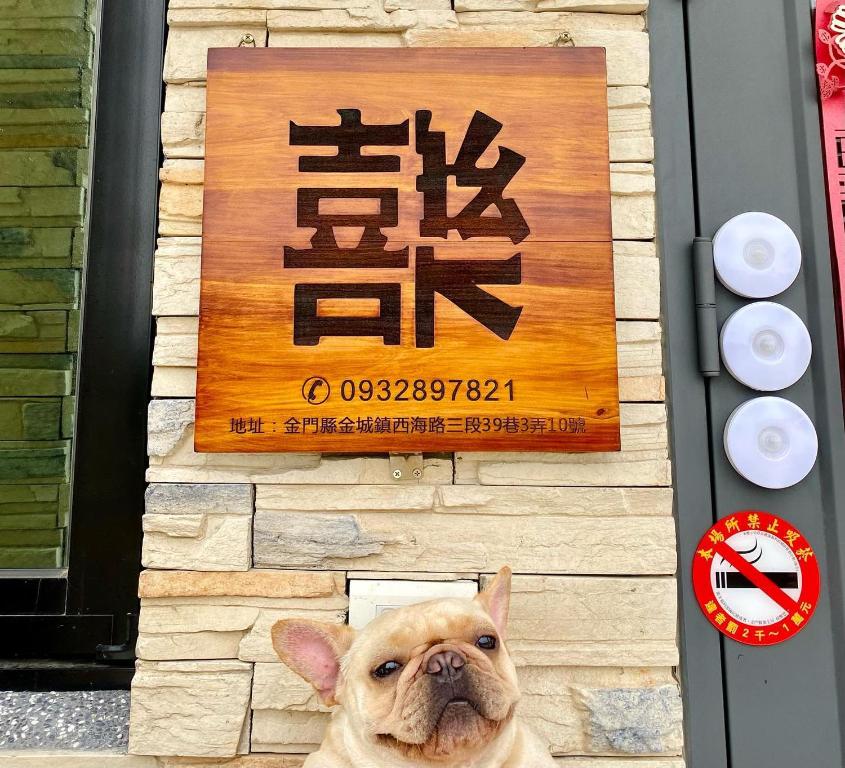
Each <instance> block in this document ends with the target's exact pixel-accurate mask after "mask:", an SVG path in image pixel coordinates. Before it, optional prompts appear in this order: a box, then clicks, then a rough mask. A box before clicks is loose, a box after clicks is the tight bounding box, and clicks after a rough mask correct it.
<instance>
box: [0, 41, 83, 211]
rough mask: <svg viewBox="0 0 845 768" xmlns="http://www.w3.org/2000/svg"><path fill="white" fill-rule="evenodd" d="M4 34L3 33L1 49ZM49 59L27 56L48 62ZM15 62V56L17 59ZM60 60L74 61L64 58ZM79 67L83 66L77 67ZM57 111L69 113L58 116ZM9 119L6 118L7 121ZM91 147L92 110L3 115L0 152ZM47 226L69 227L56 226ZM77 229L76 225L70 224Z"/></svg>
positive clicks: (59, 109) (53, 110) (21, 111)
mask: <svg viewBox="0 0 845 768" xmlns="http://www.w3.org/2000/svg"><path fill="white" fill-rule="evenodd" d="M3 38H4V35H3V33H2V31H0V50H2V45H3ZM45 58H46V57H26V59H28V60H29V62H30V63H40V62H43V63H45V64H46V63H47V61H44V59H45ZM13 60H14V57H13ZM58 61H60V62H65V61H71V60H69V59H66V58H64V57H62V58H59V59H58ZM76 66H79V64H76ZM57 112H63V113H66V114H63V115H59V116H57V117H54V116H53V115H54V114H55V113H57ZM4 118H5V119H4ZM87 144H88V111H87V110H83V109H77V108H72V109H70V108H49V109H18V110H8V112H6V113H0V149H5V148H14V149H16V148H18V147H32V148H36V149H37V148H40V147H84V146H87ZM0 223H2V220H0ZM47 226H68V225H65V224H59V223H53V224H47ZM70 226H73V225H70Z"/></svg>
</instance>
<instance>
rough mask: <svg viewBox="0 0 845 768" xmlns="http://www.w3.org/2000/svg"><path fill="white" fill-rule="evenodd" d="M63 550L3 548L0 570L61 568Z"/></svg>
mask: <svg viewBox="0 0 845 768" xmlns="http://www.w3.org/2000/svg"><path fill="white" fill-rule="evenodd" d="M61 566H62V550H61V548H58V547H2V546H0V568H60V567H61Z"/></svg>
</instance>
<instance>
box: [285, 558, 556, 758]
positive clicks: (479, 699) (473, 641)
mask: <svg viewBox="0 0 845 768" xmlns="http://www.w3.org/2000/svg"><path fill="white" fill-rule="evenodd" d="M510 586H511V571H510V569H509V568H503V569H502V570H501V571H499V573H498V575H497V576H496V578H495V579H494V580H493V581H492V583H491V584H490V585H489V587H488V588H487V589H485V590H484V591H483V592H481V593H479V594H478V596H477V597H475V599H473V600H460V599H445V600H432V601H430V602H427V603H419V604H417V605H409V606H405V607H402V608H397V609H395V610H392V611H388V612H386V613H383V614H382V615H381V616H379V617H378V618H376V619H375V620H373V621H372V622H370V624H368V625H367V626H366V627H365V628H364V629H363V630H361V631H360V632H356V631H355V630H353V629H351V628H350V627H348V626H344V625H335V624H324V623H321V622H316V621H306V620H299V619H289V620H284V621H279V622H277V623H276V624H275V625H274V626H273V629H272V639H273V647H274V648H275V649H276V653H278V655H279V657H280V658H281V659H282V661H284V662H285V664H287V665H288V666H289V667H290V668H291V669H292V670H294V671H295V672H296V673H297V674H299V675H300V676H301V677H303V678H304V679H305V680H307V681H308V682H309V683H310V684H311V685H313V686H314V688H315V689H316V691H317V693H318V694H319V696H320V698H321V700H322V701H323V702H324V703H325V704H326V705H327V706H334V705H337V706H336V708H335V709H334V711H333V713H332V717H331V721H330V723H329V725H328V729H327V731H326V735H325V738H324V740H323V743H322V745H321V747H320V749H319V750H317V751H316V752H314V753H312V754H311V755H309V757H308V759H307V760H306V761H305V768H554V761H553V760H552V758H551V757H550V755H549V751H548V749H547V748H546V747H545V746H544V745H543V744H542V743H541V741H540V739H539V738H537V736H535V735H534V734H533V733H532V732H531V731H530V730H529V729H528V728H527V726H526V725H525V724H524V723H522V722H521V721H520V720H519V719H518V717H517V716H516V705H517V702H518V701H519V689H518V687H517V678H516V670H515V668H514V665H513V662H512V661H511V658H510V656H509V655H508V650H507V646H506V644H505V635H506V627H507V621H508V608H509V604H510Z"/></svg>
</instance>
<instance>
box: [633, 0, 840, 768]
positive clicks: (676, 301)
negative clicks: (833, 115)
mask: <svg viewBox="0 0 845 768" xmlns="http://www.w3.org/2000/svg"><path fill="white" fill-rule="evenodd" d="M649 26H650V28H651V31H652V57H653V103H654V110H655V132H656V142H657V144H656V150H657V178H658V194H659V196H660V233H661V253H662V259H663V269H664V291H665V296H664V311H665V314H666V328H667V350H666V353H667V366H668V371H667V374H668V384H669V388H670V402H671V409H672V413H671V420H672V425H673V437H672V444H673V454H674V456H673V457H674V466H675V473H676V489H677V502H676V504H677V520H678V536H679V553H680V554H679V557H680V563H679V572H680V582H679V583H680V592H681V611H682V613H681V635H682V669H681V679H682V686H683V689H684V697H685V706H686V736H687V765H688V767H689V768H723V767H727V766H730V767H731V768H758V767H759V768H793V767H794V766H808V767H809V766H812V767H813V768H838V767H839V766H843V765H845V761H844V760H843V746H842V732H843V728H842V725H843V721H842V708H843V706H845V698H843V693H845V689H843V666H845V648H843V638H845V635H843V568H842V555H843V553H845V508H844V507H843V504H845V496H844V495H843V479H845V429H843V413H842V399H841V389H840V380H839V360H838V350H837V338H836V323H835V314H834V298H833V282H832V278H831V268H830V246H829V237H828V223H827V213H826V202H825V184H824V173H823V166H822V160H821V154H822V153H821V140H820V128H819V112H818V97H817V90H816V88H817V87H816V79H815V65H814V59H813V25H812V8H811V3H810V0H686V1H685V2H681V0H652V2H651V7H650V12H649ZM749 210H759V211H766V212H769V213H771V214H774V215H775V216H778V217H780V218H782V219H784V220H785V221H786V222H787V223H788V224H789V225H790V226H791V227H792V229H793V230H794V231H795V233H796V234H797V235H798V238H799V240H800V242H801V246H802V250H803V255H804V265H803V268H802V271H801V274H800V276H799V278H798V280H797V281H796V283H795V284H794V285H793V286H792V287H791V288H790V289H789V290H788V291H787V292H786V293H784V294H782V295H781V296H779V297H778V298H777V299H776V301H778V302H780V303H783V304H785V305H787V306H788V307H790V308H791V309H792V310H794V311H795V312H796V313H798V315H799V316H801V317H802V318H803V319H804V321H805V323H806V324H807V327H808V328H809V330H810V333H811V336H812V339H813V345H814V354H813V360H812V364H811V368H810V370H809V371H808V373H807V374H806V375H805V376H804V377H803V378H802V379H801V380H800V381H799V382H798V383H797V384H795V385H794V386H793V387H790V388H789V389H787V390H785V391H783V392H778V393H776V394H778V395H780V396H783V397H785V398H787V399H789V400H791V401H793V402H794V403H796V404H798V405H800V406H801V407H802V408H803V409H804V410H805V411H806V413H807V414H808V415H809V416H810V418H811V419H812V420H813V422H814V424H815V426H816V430H817V432H818V436H819V460H818V463H817V465H816V467H815V469H814V470H813V471H812V473H811V474H810V475H809V477H807V479H805V480H804V481H803V482H801V483H800V484H798V485H796V486H794V487H792V488H789V489H786V490H780V491H767V490H764V489H762V488H759V487H757V486H754V485H752V484H751V483H749V482H747V481H745V480H744V479H742V478H741V477H740V476H739V475H738V474H737V473H736V472H735V471H734V470H733V468H732V467H731V466H730V464H729V463H728V461H727V458H726V457H725V454H724V450H723V449H722V435H723V430H724V426H725V422H726V420H727V417H728V416H729V415H730V413H731V412H732V411H733V409H734V408H735V407H736V406H737V405H739V404H740V403H742V402H744V401H746V400H748V399H750V398H751V397H753V396H755V393H754V392H752V391H751V390H749V389H747V388H746V387H744V386H742V385H741V384H739V383H738V382H737V381H735V380H734V379H733V378H732V377H731V376H730V375H729V374H728V373H727V372H725V371H724V370H723V371H722V374H721V375H720V376H718V377H716V378H711V379H704V378H702V376H701V374H700V373H699V370H698V359H697V351H696V348H695V343H694V339H695V333H696V328H695V314H694V294H693V285H692V280H693V275H692V262H691V247H690V246H691V243H692V240H693V238H694V237H696V236H698V237H706V238H711V237H713V235H714V234H715V232H716V230H717V229H718V228H719V227H720V226H721V225H722V224H723V223H724V222H725V221H727V220H728V219H730V218H731V217H732V216H734V215H736V214H739V213H742V212H745V211H749ZM716 302H717V315H718V320H719V323H720V324H721V323H722V322H723V321H724V320H725V318H726V317H727V316H728V315H729V314H730V313H731V312H732V311H733V310H734V309H736V308H738V307H739V306H741V305H742V303H743V301H742V300H740V299H739V298H738V297H736V296H734V295H733V294H731V293H730V292H729V291H727V290H725V289H724V288H722V287H721V286H718V287H717V294H716ZM750 508H758V509H762V510H767V511H769V512H772V513H774V514H778V515H782V516H783V517H785V518H787V519H788V520H791V521H793V522H794V523H796V524H797V525H798V526H799V527H800V528H801V529H802V530H803V532H804V533H805V535H806V536H807V537H808V538H809V539H810V540H811V541H812V543H813V546H814V549H815V552H816V555H817V557H818V561H819V566H820V568H821V573H822V594H821V599H820V603H819V606H818V610H817V612H816V614H815V616H814V618H813V619H812V622H811V623H810V625H808V626H807V628H806V629H805V630H804V631H802V632H801V633H800V634H798V635H797V636H795V637H794V638H792V639H791V640H789V641H787V642H786V643H783V644H781V645H776V646H772V647H768V648H754V647H749V646H744V645H740V644H739V643H736V642H734V641H732V640H729V639H724V638H722V637H720V636H719V635H718V634H717V633H716V632H715V631H714V630H713V629H712V628H711V627H710V625H709V624H708V622H707V621H706V620H705V619H704V617H703V616H702V614H701V612H700V609H699V608H698V606H697V604H696V603H695V599H694V596H693V593H692V586H691V582H690V569H691V564H692V558H693V554H694V551H695V546H696V544H697V542H698V540H699V538H700V537H701V536H702V535H703V534H704V532H705V531H706V530H707V528H708V527H709V526H710V525H711V524H712V523H713V522H714V521H715V520H717V519H720V518H723V517H726V516H728V515H730V514H731V513H733V512H735V511H737V510H743V509H750Z"/></svg>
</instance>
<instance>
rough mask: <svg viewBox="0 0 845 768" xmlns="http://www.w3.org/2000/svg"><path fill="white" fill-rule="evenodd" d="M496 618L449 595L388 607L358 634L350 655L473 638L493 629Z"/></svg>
mask: <svg viewBox="0 0 845 768" xmlns="http://www.w3.org/2000/svg"><path fill="white" fill-rule="evenodd" d="M493 631H494V627H493V621H492V619H491V618H490V616H488V615H487V612H486V611H485V610H484V608H482V607H481V605H479V604H478V603H477V602H475V601H472V600H461V599H459V598H446V599H441V600H432V601H430V602H427V603H417V604H416V605H410V606H405V607H402V608H396V609H393V610H390V611H386V612H385V613H383V614H381V615H380V616H378V617H377V618H375V619H373V621H371V622H370V623H369V624H368V625H367V626H366V627H365V628H364V629H363V630H361V632H360V633H359V635H358V637H357V638H356V640H355V642H354V643H353V645H352V648H351V652H350V654H349V655H350V656H352V657H354V656H355V655H356V653H357V652H358V651H362V650H372V649H373V648H374V647H376V646H380V647H383V648H390V649H393V650H396V651H404V652H406V653H410V652H411V651H412V650H413V649H417V648H423V649H424V647H425V646H428V645H433V644H435V643H439V642H442V641H444V640H463V641H468V642H472V638H473V636H474V635H475V634H477V633H480V632H493Z"/></svg>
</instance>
